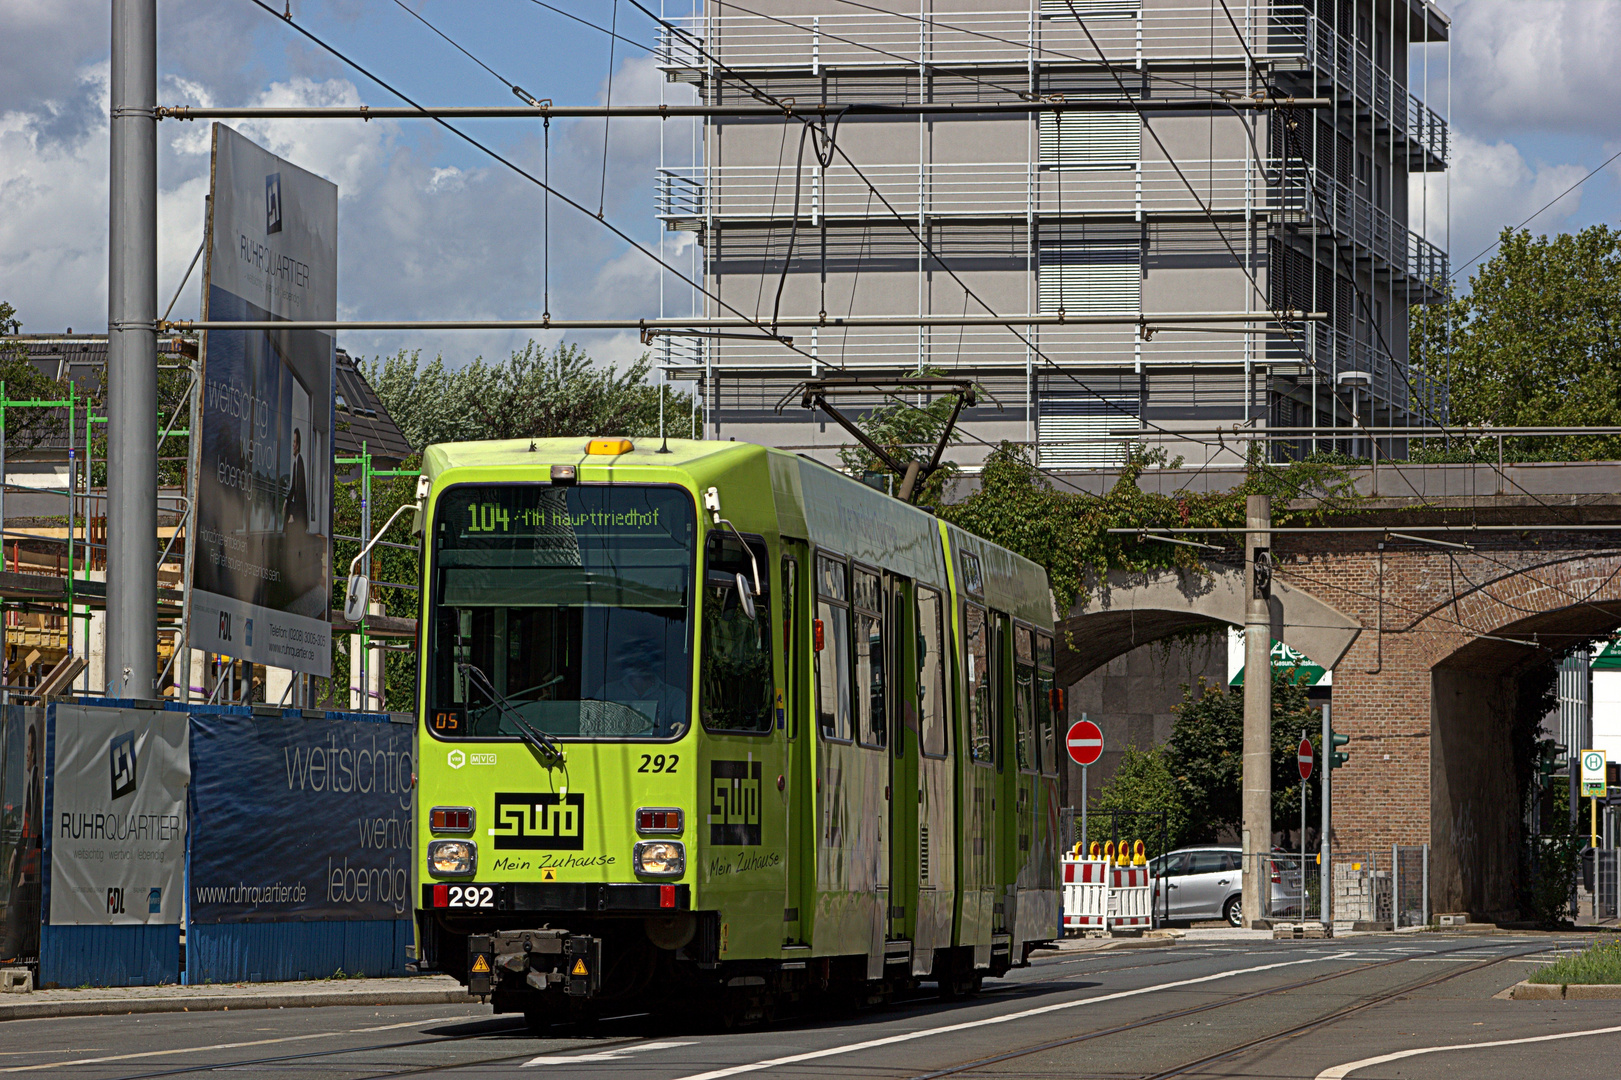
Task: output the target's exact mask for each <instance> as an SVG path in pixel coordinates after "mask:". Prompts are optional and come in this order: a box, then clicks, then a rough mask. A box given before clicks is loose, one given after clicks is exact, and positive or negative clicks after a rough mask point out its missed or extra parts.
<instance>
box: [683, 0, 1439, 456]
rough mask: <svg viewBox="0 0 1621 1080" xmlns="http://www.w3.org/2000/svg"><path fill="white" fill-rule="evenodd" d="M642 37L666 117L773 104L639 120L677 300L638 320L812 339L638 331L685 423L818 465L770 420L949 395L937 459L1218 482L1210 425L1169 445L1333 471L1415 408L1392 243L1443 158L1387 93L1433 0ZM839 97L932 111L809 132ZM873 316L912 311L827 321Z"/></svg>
mask: <svg viewBox="0 0 1621 1080" xmlns="http://www.w3.org/2000/svg"><path fill="white" fill-rule="evenodd" d="M667 17H668V19H669V24H668V25H667V26H666V27H665V28H664V29H663V30H662V31H661V37H660V44H659V50H658V58H657V59H658V63H659V64H660V66H661V67H662V69H663V71H664V72H665V75H666V79H667V81H668V84H669V86H670V89H669V91H668V93H667V96H668V99H669V100H671V101H676V100H684V99H683V98H682V97H681V95H682V94H686V93H689V92H695V93H696V97H697V100H699V101H701V102H703V103H705V104H710V105H739V106H754V105H759V104H761V103H762V102H766V103H770V104H772V105H775V106H778V107H779V108H781V107H786V108H781V111H779V112H777V113H776V114H775V115H764V116H749V117H739V116H725V115H717V116H710V117H706V118H705V119H703V120H702V121H700V122H697V125H696V128H695V130H693V131H692V132H690V133H689V132H688V130H687V129H685V128H683V127H682V126H681V125H679V124H675V123H666V124H665V131H666V135H665V147H664V157H663V160H664V161H665V163H666V164H665V165H664V166H663V167H661V168H660V170H659V176H658V214H659V217H660V218H661V220H662V221H663V223H664V225H665V228H666V229H667V230H668V231H667V232H666V234H665V235H666V240H667V244H666V251H675V250H679V251H680V252H681V255H680V256H679V257H678V258H680V259H690V263H687V262H683V263H681V265H682V266H683V267H684V268H685V267H690V272H691V275H692V277H693V278H694V280H697V281H701V282H702V284H703V287H704V290H705V291H706V292H707V293H708V296H703V295H701V294H699V293H698V292H696V291H695V290H690V289H685V288H676V287H674V285H673V284H672V282H671V279H667V282H666V289H665V293H664V297H665V301H664V302H665V307H664V311H663V314H665V315H666V316H687V315H701V316H707V317H710V318H719V317H726V316H733V317H736V316H743V317H746V318H750V319H757V320H759V321H760V322H761V323H763V324H764V325H766V326H767V327H770V326H772V325H773V324H774V315H775V316H777V317H779V318H786V317H790V316H792V317H797V318H801V319H803V318H806V317H810V318H813V319H815V320H816V322H817V325H814V326H794V327H792V328H787V327H779V328H778V330H777V333H778V334H779V335H780V336H782V337H791V338H792V344H791V345H788V344H785V343H783V342H781V341H777V340H772V338H771V337H770V336H768V335H767V334H762V333H760V332H758V331H755V330H745V331H742V332H739V333H736V334H733V333H730V331H728V332H727V333H725V334H721V335H718V336H716V335H714V334H713V333H711V336H699V335H698V334H693V335H690V336H683V335H676V336H672V337H667V338H660V339H659V340H658V343H657V346H656V352H655V356H656V358H657V360H658V361H659V362H660V363H661V365H662V366H663V367H664V369H665V371H666V372H667V374H669V375H670V376H671V377H673V378H677V379H692V380H695V381H696V382H697V385H698V386H699V389H700V394H701V400H702V401H703V403H704V405H705V411H704V413H703V421H702V422H703V425H704V430H705V432H706V434H707V435H708V436H709V437H712V438H728V437H735V438H738V439H750V440H757V441H763V442H770V443H774V444H776V445H781V446H796V447H799V448H802V449H809V450H812V451H813V452H818V453H819V456H829V457H830V456H831V450H832V448H833V447H836V446H838V445H840V444H844V443H847V442H848V441H849V439H848V436H847V435H846V434H845V433H844V432H843V431H841V430H840V429H839V428H838V427H837V426H836V425H831V424H830V423H829V422H828V419H827V417H825V416H823V415H820V414H815V413H810V412H807V411H806V410H803V409H801V408H800V406H799V399H798V398H797V397H790V398H789V399H788V400H787V402H786V404H785V405H783V406H782V408H781V410H780V411H779V409H778V406H779V405H780V404H782V402H783V399H784V396H785V395H787V394H789V392H790V391H791V390H792V388H793V387H794V386H795V385H796V384H798V383H800V382H801V381H803V380H805V379H808V378H814V377H829V376H836V375H844V374H873V375H885V376H903V375H915V374H917V373H919V372H940V373H943V374H947V375H952V376H957V377H965V378H971V379H973V380H974V381H975V382H977V383H978V384H979V385H980V386H981V387H982V388H983V389H984V391H985V393H984V395H983V396H981V398H980V400H979V403H978V405H977V406H976V407H975V408H973V409H971V410H969V411H968V412H967V413H966V414H965V417H964V421H965V423H964V431H965V441H964V442H963V443H962V444H961V445H960V446H959V447H958V449H957V450H956V451H955V454H956V456H957V457H958V458H959V460H961V461H962V462H963V463H964V464H966V465H969V466H970V467H972V465H973V464H974V463H975V462H976V461H977V460H978V459H980V458H981V457H982V456H983V454H984V453H985V452H987V448H988V446H990V445H994V444H995V443H997V442H999V441H1001V440H1003V439H1009V440H1013V441H1016V442H1023V443H1027V444H1029V445H1030V446H1031V447H1032V448H1033V450H1034V454H1035V456H1036V457H1037V459H1038V460H1039V461H1040V462H1041V464H1042V465H1043V466H1044V467H1049V468H1059V469H1073V468H1089V467H1097V466H1110V465H1115V464H1118V463H1120V462H1121V461H1122V460H1123V459H1124V457H1125V455H1126V454H1127V453H1128V452H1129V448H1130V447H1131V446H1133V445H1145V444H1146V445H1150V446H1152V445H1163V446H1164V447H1165V449H1166V450H1167V451H1169V453H1170V454H1171V455H1173V456H1181V457H1183V458H1185V459H1186V460H1187V461H1188V462H1189V463H1193V464H1197V463H1201V462H1205V461H1212V462H1218V463H1219V462H1222V461H1226V462H1236V461H1237V458H1236V457H1235V456H1234V454H1235V451H1234V450H1233V449H1232V447H1233V446H1234V445H1235V444H1234V442H1233V441H1232V440H1231V439H1228V440H1226V441H1221V442H1218V441H1217V440H1215V439H1213V438H1210V437H1208V436H1207V435H1197V436H1195V435H1194V434H1193V433H1195V432H1208V431H1210V430H1211V429H1213V428H1216V427H1222V428H1229V429H1230V428H1232V427H1233V426H1234V425H1242V426H1250V427H1263V428H1282V429H1296V430H1295V432H1294V434H1296V435H1298V436H1299V437H1298V438H1297V439H1295V440H1294V441H1293V442H1292V443H1289V444H1281V443H1280V444H1277V445H1276V446H1275V447H1274V453H1287V452H1291V450H1292V452H1295V453H1299V452H1305V451H1309V450H1311V449H1313V448H1318V449H1322V448H1330V447H1332V448H1337V449H1339V450H1342V451H1349V452H1353V453H1357V454H1359V455H1362V456H1365V455H1366V454H1367V453H1368V452H1369V447H1368V446H1367V443H1366V440H1365V439H1361V440H1359V439H1357V438H1355V436H1356V435H1357V433H1359V432H1361V431H1362V430H1363V429H1364V428H1366V427H1368V426H1370V425H1373V426H1401V425H1407V424H1413V423H1425V422H1427V421H1429V420H1431V419H1434V418H1437V417H1438V416H1439V415H1441V414H1442V413H1444V409H1445V395H1444V387H1443V386H1441V385H1439V383H1438V382H1437V381H1434V380H1431V379H1430V378H1428V377H1427V375H1426V371H1425V368H1424V365H1423V364H1422V363H1419V362H1417V360H1416V359H1415V358H1413V357H1410V356H1409V348H1408V332H1407V328H1408V309H1409V307H1410V306H1411V305H1414V304H1423V303H1430V302H1434V301H1435V300H1437V299H1439V297H1440V292H1439V289H1440V288H1442V287H1444V283H1445V281H1446V279H1447V275H1448V267H1447V259H1446V255H1445V253H1444V252H1443V251H1442V250H1441V249H1440V248H1439V247H1437V246H1436V245H1434V244H1432V243H1431V242H1430V241H1428V240H1426V239H1425V238H1424V236H1423V235H1421V233H1422V232H1424V231H1425V228H1424V222H1423V220H1422V219H1423V218H1425V217H1428V219H1429V220H1430V221H1431V222H1433V221H1436V220H1438V219H1440V217H1441V214H1440V207H1439V206H1438V205H1427V204H1426V201H1425V200H1423V199H1422V198H1421V197H1420V196H1419V195H1417V194H1414V195H1410V184H1411V186H1412V188H1413V190H1414V192H1418V191H1421V190H1423V186H1422V185H1419V184H1414V183H1412V178H1413V177H1415V176H1417V175H1418V174H1424V173H1436V174H1439V173H1442V172H1443V171H1444V170H1445V168H1446V164H1447V156H1448V132H1447V126H1446V123H1445V122H1444V121H1443V120H1442V118H1441V117H1440V116H1439V115H1438V114H1437V113H1436V112H1435V111H1434V110H1433V109H1431V108H1430V107H1429V106H1428V105H1426V104H1425V103H1424V102H1423V101H1422V100H1421V98H1420V94H1419V92H1418V91H1419V89H1420V88H1421V87H1422V86H1423V85H1425V83H1426V77H1427V76H1428V74H1429V70H1428V68H1429V65H1430V64H1432V63H1433V64H1434V65H1435V67H1436V69H1437V70H1439V68H1440V60H1441V58H1442V56H1444V50H1445V49H1446V47H1447V46H1446V44H1445V43H1446V42H1447V39H1448V33H1449V21H1448V19H1447V17H1446V16H1445V15H1444V14H1443V13H1442V12H1441V11H1439V10H1438V9H1437V8H1436V7H1435V6H1434V5H1432V4H1429V3H1424V2H1422V0H1316V2H1308V3H1297V4H1267V3H1257V2H1247V0H1209V2H1203V3H1201V2H1197V0H1166V2H1160V0H1028V2H1027V3H1026V5H1025V6H1022V7H1020V6H1018V5H1010V4H1009V3H1008V2H1007V0H978V2H956V3H939V2H936V3H930V2H928V0H924V2H922V3H917V4H900V3H896V2H894V0H870V2H869V0H862V2H856V0H747V2H746V3H744V4H742V5H739V4H732V3H713V2H710V3H699V4H698V5H697V7H696V8H695V10H694V12H693V13H692V14H691V15H689V16H686V17H677V16H669V15H668V13H667ZM1435 45H1439V46H1440V48H1439V49H1435V48H1430V46H1435ZM1431 57H1434V59H1433V60H1432V59H1431ZM683 84H684V86H685V87H689V88H691V89H690V91H689V90H688V89H684V88H683ZM813 103H814V104H815V105H817V106H822V107H825V111H824V112H823V114H822V116H821V118H820V119H817V120H816V121H815V122H814V123H813V124H811V125H809V126H807V125H806V124H804V123H802V122H801V120H800V119H799V117H802V116H804V113H803V111H802V107H803V106H805V105H808V104H813ZM855 103H861V104H862V105H864V106H869V107H870V106H872V105H875V104H876V105H891V106H907V107H910V106H917V105H922V106H927V107H929V108H930V109H932V110H933V111H930V112H920V111H917V110H911V111H905V110H899V111H896V112H893V113H884V112H873V111H871V110H870V108H869V109H868V110H867V111H861V112H851V113H849V114H846V115H841V113H840V112H839V108H840V106H843V105H849V104H855ZM795 106H798V107H800V110H801V111H795ZM785 112H792V113H793V115H792V116H791V117H786V118H785V116H784V113H785ZM680 162H684V164H683V163H680ZM1433 201H1436V202H1438V200H1433ZM1428 231H1430V232H1432V233H1433V232H1436V231H1437V230H1434V229H1431V230H1428ZM886 316H887V317H892V318H893V317H900V318H909V317H923V318H924V319H929V320H933V322H934V324H933V325H928V326H922V327H918V326H905V325H859V326H858V325H841V324H840V320H841V319H844V320H849V319H855V318H859V317H869V318H877V317H886ZM988 317H996V318H998V319H1004V320H1006V324H1005V325H1003V324H1000V323H998V324H991V323H989V322H988V321H987V319H988ZM1021 319H1031V320H1032V321H1031V322H1021V321H1020V320H1021ZM885 400H888V399H886V398H883V397H881V396H876V395H874V396H869V397H866V398H861V399H856V400H854V401H851V402H849V404H851V405H852V406H854V407H855V409H856V411H860V409H861V408H863V407H870V406H873V405H877V404H881V403H882V402H884V401H885ZM909 400H917V399H915V398H913V399H909ZM1176 432H1183V433H1187V434H1188V437H1187V438H1179V437H1176V436H1174V435H1172V434H1168V433H1176ZM1278 434H1282V433H1278ZM1392 451H1395V452H1398V453H1399V452H1400V447H1399V446H1397V445H1386V446H1384V447H1382V452H1385V453H1389V452H1392Z"/></svg>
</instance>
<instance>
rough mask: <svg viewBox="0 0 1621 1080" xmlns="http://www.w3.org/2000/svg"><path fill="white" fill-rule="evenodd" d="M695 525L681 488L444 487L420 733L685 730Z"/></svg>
mask: <svg viewBox="0 0 1621 1080" xmlns="http://www.w3.org/2000/svg"><path fill="white" fill-rule="evenodd" d="M696 535H697V526H696V521H695V513H694V509H693V502H692V497H691V496H690V495H689V494H688V493H687V492H686V491H685V490H683V489H681V488H679V487H673V486H664V485H651V484H649V485H630V484H612V485H609V484H602V485H593V484H586V485H578V486H566V487H565V486H551V485H545V484H461V485H456V486H454V487H451V488H448V489H447V490H446V491H445V492H444V493H443V494H441V495H440V496H439V500H438V503H437V505H436V509H435V513H434V524H433V543H432V558H433V565H432V568H431V569H432V573H431V580H430V585H429V587H430V589H431V590H432V592H431V600H432V608H431V616H430V618H431V627H432V633H431V640H430V641H429V642H428V650H429V656H430V657H431V658H432V659H431V663H430V665H429V677H428V686H427V694H428V700H427V702H426V705H427V711H428V715H429V716H430V717H434V718H437V719H436V720H435V721H434V722H431V723H430V724H429V730H430V731H432V732H434V733H435V734H438V735H444V736H452V735H453V736H455V737H460V738H525V737H529V736H530V735H532V734H533V733H534V732H540V733H542V734H544V735H546V736H550V737H554V738H559V739H636V740H664V739H674V738H678V737H679V736H680V735H681V733H682V732H683V731H685V730H686V727H687V725H688V724H689V723H690V722H691V720H690V716H691V706H690V686H691V681H692V675H691V673H692V634H691V625H692V621H693V614H692V599H693V589H692V582H693V580H694V565H695V564H694V548H695V537H696ZM526 729H527V730H526Z"/></svg>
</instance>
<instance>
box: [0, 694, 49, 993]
mask: <svg viewBox="0 0 1621 1080" xmlns="http://www.w3.org/2000/svg"><path fill="white" fill-rule="evenodd" d="M44 734H45V710H44V709H35V708H24V707H23V706H21V705H5V706H0V911H3V912H4V918H3V921H0V927H3V929H0V962H4V961H8V960H16V959H18V958H20V957H27V956H38V955H39V900H40V883H41V880H42V879H41V876H40V875H41V874H42V873H43V870H44V867H43V863H42V860H41V854H42V851H43V846H44V826H43V823H42V818H43V816H44V813H45V802H44V792H45V739H44Z"/></svg>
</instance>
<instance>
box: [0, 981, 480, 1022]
mask: <svg viewBox="0 0 1621 1080" xmlns="http://www.w3.org/2000/svg"><path fill="white" fill-rule="evenodd" d="M477 1001H478V998H476V997H474V996H472V995H471V994H469V993H467V992H466V991H465V990H462V989H460V988H458V989H455V990H443V989H429V988H427V987H423V988H421V989H415V990H384V991H380V992H377V993H357V992H355V991H353V990H347V991H346V990H317V991H301V992H298V993H286V992H283V993H277V992H276V991H274V990H269V991H266V992H264V993H262V994H240V995H237V994H209V995H206V996H205V995H198V996H195V997H193V996H179V995H177V996H175V997H140V998H126V999H123V1000H120V999H118V998H88V999H85V1000H83V1001H19V1002H17V1003H15V1004H13V1003H11V1002H0V1021H6V1020H40V1019H47V1018H50V1017H57V1016H124V1015H127V1014H129V1013H170V1012H221V1011H229V1010H231V1009H312V1008H318V1007H321V1006H327V1005H360V1006H373V1005H457V1004H460V1005H466V1004H470V1003H477Z"/></svg>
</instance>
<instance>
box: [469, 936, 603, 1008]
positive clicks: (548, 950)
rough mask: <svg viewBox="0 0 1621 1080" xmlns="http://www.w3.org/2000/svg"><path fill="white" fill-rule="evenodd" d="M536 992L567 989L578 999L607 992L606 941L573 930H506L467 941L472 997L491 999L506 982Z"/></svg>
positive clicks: (567, 991) (565, 990) (570, 995)
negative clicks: (604, 972) (517, 981)
mask: <svg viewBox="0 0 1621 1080" xmlns="http://www.w3.org/2000/svg"><path fill="white" fill-rule="evenodd" d="M508 977H511V978H513V979H521V980H522V981H523V982H524V983H526V984H527V985H528V986H529V988H530V989H532V990H541V991H545V990H550V989H552V988H553V987H561V988H562V990H563V992H564V993H565V994H567V995H568V996H569V997H573V998H589V997H595V996H596V993H597V991H598V990H600V989H601V988H602V939H601V938H599V937H593V936H591V935H590V934H575V933H571V932H569V931H567V930H553V929H550V928H547V929H543V930H503V931H500V932H498V933H494V934H473V935H471V936H469V937H468V939H467V992H468V993H469V994H488V993H490V992H491V991H492V990H493V989H494V988H495V987H496V985H497V984H498V983H500V982H501V981H502V980H503V979H506V978H508Z"/></svg>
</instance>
